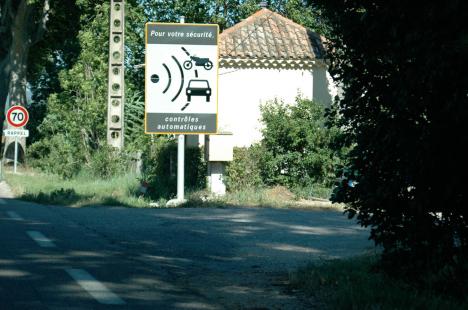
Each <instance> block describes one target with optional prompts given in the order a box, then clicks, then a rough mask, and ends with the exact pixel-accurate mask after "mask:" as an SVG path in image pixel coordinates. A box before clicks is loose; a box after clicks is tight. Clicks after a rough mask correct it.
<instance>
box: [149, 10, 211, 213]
mask: <svg viewBox="0 0 468 310" xmlns="http://www.w3.org/2000/svg"><path fill="white" fill-rule="evenodd" d="M145 30H146V59H145V132H146V133H147V134H179V136H178V150H177V199H176V200H175V201H170V202H169V203H170V204H176V205H177V204H179V203H182V202H183V201H184V159H185V150H184V148H185V136H184V134H192V135H193V134H210V133H216V132H217V123H218V35H219V27H218V25H206V24H184V20H183V18H181V23H180V24H171V23H147V24H146V28H145Z"/></svg>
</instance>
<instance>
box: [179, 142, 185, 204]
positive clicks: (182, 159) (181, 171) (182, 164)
mask: <svg viewBox="0 0 468 310" xmlns="http://www.w3.org/2000/svg"><path fill="white" fill-rule="evenodd" d="M184 168H185V136H184V135H179V137H178V144H177V200H179V201H183V200H184V178H185V174H184Z"/></svg>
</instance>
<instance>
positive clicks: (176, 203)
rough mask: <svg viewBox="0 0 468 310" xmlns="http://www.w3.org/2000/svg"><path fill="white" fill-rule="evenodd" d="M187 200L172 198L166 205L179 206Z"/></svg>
mask: <svg viewBox="0 0 468 310" xmlns="http://www.w3.org/2000/svg"><path fill="white" fill-rule="evenodd" d="M186 202H187V199H171V200H169V201H168V202H167V203H166V207H178V206H180V205H182V204H184V203H186Z"/></svg>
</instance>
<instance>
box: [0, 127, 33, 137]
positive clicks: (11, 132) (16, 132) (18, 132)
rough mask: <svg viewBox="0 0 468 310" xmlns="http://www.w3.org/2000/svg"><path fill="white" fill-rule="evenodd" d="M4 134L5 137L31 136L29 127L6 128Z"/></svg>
mask: <svg viewBox="0 0 468 310" xmlns="http://www.w3.org/2000/svg"><path fill="white" fill-rule="evenodd" d="M3 134H4V135H5V137H25V138H26V137H29V130H27V129H4V130H3Z"/></svg>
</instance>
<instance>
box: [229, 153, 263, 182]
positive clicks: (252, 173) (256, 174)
mask: <svg viewBox="0 0 468 310" xmlns="http://www.w3.org/2000/svg"><path fill="white" fill-rule="evenodd" d="M262 154H263V147H262V146H261V145H259V144H255V145H253V146H251V147H250V148H245V147H239V148H234V159H233V161H232V162H230V163H229V164H228V166H227V168H226V179H225V180H226V186H227V189H228V190H229V191H240V190H245V189H249V188H257V187H260V186H262V185H263V180H262V176H261V170H260V169H261V168H260V161H261V157H262Z"/></svg>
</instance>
